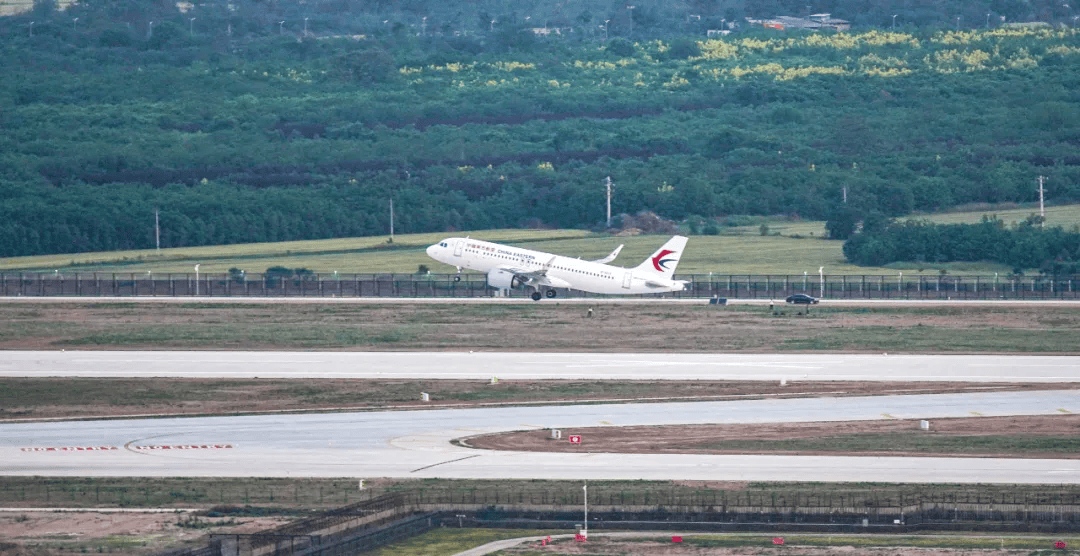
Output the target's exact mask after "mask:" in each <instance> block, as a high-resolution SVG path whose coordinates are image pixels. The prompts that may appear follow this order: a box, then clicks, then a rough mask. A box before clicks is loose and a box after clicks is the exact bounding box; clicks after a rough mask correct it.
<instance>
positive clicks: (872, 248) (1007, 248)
mask: <svg viewBox="0 0 1080 556" xmlns="http://www.w3.org/2000/svg"><path fill="white" fill-rule="evenodd" d="M844 256H845V257H846V258H847V260H848V261H850V262H853V263H855V264H860V265H872V266H882V265H886V264H888V263H892V262H900V261H904V262H928V263H942V262H954V261H991V262H995V263H999V264H1003V265H1006V266H1009V267H1012V268H1013V272H1014V273H1016V274H1022V273H1023V272H1024V270H1025V269H1038V271H1039V272H1041V273H1043V274H1047V275H1053V276H1061V275H1073V274H1076V273H1077V272H1078V270H1080V229H1078V228H1077V227H1075V226H1074V227H1073V229H1072V230H1069V231H1066V230H1065V229H1063V228H1061V227H1052V228H1044V227H1043V226H1042V225H1041V218H1040V217H1039V216H1032V217H1030V218H1028V219H1026V220H1025V221H1023V222H1021V223H1018V224H1016V225H1015V226H1012V227H1008V226H1006V225H1005V224H1004V223H1003V222H1002V221H1001V220H999V219H996V218H992V217H984V218H983V221H982V222H981V223H979V224H974V225H971V224H932V223H929V222H925V221H917V220H908V221H904V222H890V223H882V222H881V221H880V220H877V221H876V222H875V221H874V220H871V222H870V227H869V228H868V229H867V228H864V229H863V230H862V231H861V232H860V233H855V234H853V235H852V236H851V237H850V238H849V239H848V240H847V241H845V242H844Z"/></svg>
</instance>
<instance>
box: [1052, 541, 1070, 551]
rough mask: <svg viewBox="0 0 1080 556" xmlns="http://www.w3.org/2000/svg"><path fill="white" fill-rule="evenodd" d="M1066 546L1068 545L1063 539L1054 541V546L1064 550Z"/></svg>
mask: <svg viewBox="0 0 1080 556" xmlns="http://www.w3.org/2000/svg"><path fill="white" fill-rule="evenodd" d="M1068 547H1069V545H1068V543H1066V542H1065V541H1058V542H1056V543H1054V548H1060V549H1062V550H1064V549H1066V548H1068Z"/></svg>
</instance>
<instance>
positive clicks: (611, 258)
mask: <svg viewBox="0 0 1080 556" xmlns="http://www.w3.org/2000/svg"><path fill="white" fill-rule="evenodd" d="M622 248H623V246H622V245H620V246H618V247H616V248H615V250H614V251H612V252H611V254H610V255H608V256H606V257H604V258H603V259H596V260H595V261H593V262H594V263H600V264H608V263H610V262H611V261H614V260H615V257H618V256H619V251H622Z"/></svg>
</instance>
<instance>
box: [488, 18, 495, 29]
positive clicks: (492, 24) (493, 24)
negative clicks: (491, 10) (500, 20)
mask: <svg viewBox="0 0 1080 556" xmlns="http://www.w3.org/2000/svg"><path fill="white" fill-rule="evenodd" d="M494 30H495V20H494V19H492V20H491V26H489V27H488V31H494Z"/></svg>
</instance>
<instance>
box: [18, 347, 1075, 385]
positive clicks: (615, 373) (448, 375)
mask: <svg viewBox="0 0 1080 556" xmlns="http://www.w3.org/2000/svg"><path fill="white" fill-rule="evenodd" d="M492 376H497V377H499V379H500V380H515V379H516V380H526V379H528V380H540V379H596V380H781V379H787V380H789V381H798V380H802V381H823V380H868V381H964V382H1080V358H1077V357H1074V356H1044V355H1035V356H1026V355H887V354H875V355H867V354H860V355H848V354H685V353H629V354H628V353H621V354H612V353H521V352H476V353H471V352H265V351H262V352H249V351H4V352H0V377H144V378H145V377H192V378H251V377H259V378H301V377H303V378H381V379H476V380H488V379H490V378H491V377H492Z"/></svg>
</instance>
